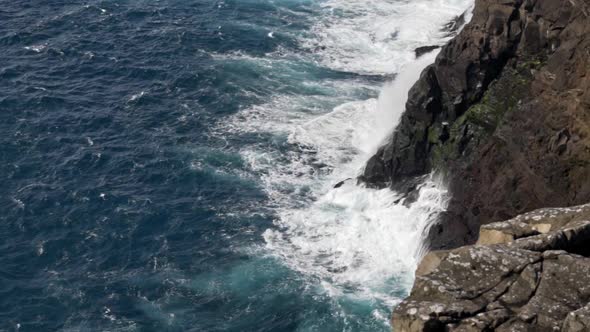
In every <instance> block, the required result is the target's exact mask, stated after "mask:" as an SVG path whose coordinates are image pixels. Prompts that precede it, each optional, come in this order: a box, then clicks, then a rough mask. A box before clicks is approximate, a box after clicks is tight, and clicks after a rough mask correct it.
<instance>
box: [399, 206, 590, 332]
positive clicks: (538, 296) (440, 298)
mask: <svg viewBox="0 0 590 332" xmlns="http://www.w3.org/2000/svg"><path fill="white" fill-rule="evenodd" d="M539 225H545V226H543V227H544V230H546V231H545V232H540V231H538V230H537V231H535V230H534V229H535V228H537V227H538V226H539ZM490 230H493V231H497V232H500V233H501V234H504V235H505V236H503V237H502V236H494V237H493V238H490V237H489V234H490V233H489V232H490ZM483 242H493V243H490V244H485V245H481V244H477V245H471V246H466V247H462V248H458V249H454V250H450V251H441V252H438V251H434V252H431V253H430V254H428V255H427V256H426V257H425V258H424V259H423V260H422V263H421V264H420V266H419V268H418V271H417V273H416V282H415V284H414V287H413V289H412V292H411V295H410V296H409V297H408V298H407V299H406V300H404V301H403V302H402V303H401V304H400V305H399V306H398V307H397V308H396V309H395V311H394V314H393V318H392V326H393V329H394V331H396V332H405V331H408V332H409V331H411V332H414V331H416V332H417V331H424V332H426V331H564V332H565V331H568V332H570V331H590V311H589V308H590V304H589V301H590V283H588V276H589V275H590V258H588V257H586V256H588V255H590V250H588V249H589V247H590V246H588V243H590V205H584V206H578V207H573V208H563V209H543V210H539V211H534V212H531V213H528V214H525V215H522V216H519V217H517V218H514V219H511V220H508V221H504V222H498V223H492V224H490V225H487V226H485V227H482V230H481V233H480V239H479V243H483Z"/></svg>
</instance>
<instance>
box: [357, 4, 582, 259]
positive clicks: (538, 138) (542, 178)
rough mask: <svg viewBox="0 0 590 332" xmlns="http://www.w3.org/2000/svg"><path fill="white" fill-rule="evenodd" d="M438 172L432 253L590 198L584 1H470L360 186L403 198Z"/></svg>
mask: <svg viewBox="0 0 590 332" xmlns="http://www.w3.org/2000/svg"><path fill="white" fill-rule="evenodd" d="M433 170H434V171H438V172H441V173H443V174H445V175H446V177H447V178H448V181H449V189H450V192H451V194H452V199H451V201H450V203H449V211H448V213H447V214H445V215H444V216H443V218H441V222H440V223H439V224H438V225H437V226H435V227H433V228H432V229H431V234H430V240H431V245H432V248H433V249H440V248H452V247H457V246H460V245H463V244H466V243H473V242H474V241H475V240H476V238H477V234H478V229H479V227H480V225H482V224H486V223H489V222H493V221H499V220H504V219H508V218H511V217H514V216H516V215H518V214H521V213H524V212H526V211H531V210H534V209H537V208H541V207H545V206H571V205H577V204H582V203H585V202H589V201H590V0H575V1H574V0H571V1H569V0H563V1H561V0H476V1H475V9H474V13H473V18H472V20H471V22H470V23H469V24H467V25H466V26H465V28H464V29H463V30H462V31H461V32H460V33H459V34H458V35H457V36H456V37H455V38H454V39H453V40H452V41H451V42H450V43H449V44H447V45H446V46H444V47H443V48H442V50H441V53H440V54H439V56H438V58H437V59H436V62H435V64H433V65H432V66H430V67H428V68H427V69H426V70H425V71H424V72H423V73H422V76H421V78H420V80H419V81H418V82H417V83H416V84H415V86H414V87H413V88H412V89H411V91H410V93H409V99H408V102H407V105H406V112H405V113H404V114H403V116H402V118H401V120H400V123H399V125H398V127H397V129H396V131H395V132H394V133H393V135H392V136H391V138H390V139H389V140H388V141H387V143H386V144H385V145H384V146H383V147H382V148H381V149H380V150H379V151H378V152H377V154H376V155H375V156H373V157H372V158H371V159H370V160H369V162H368V163H367V165H366V168H365V171H364V174H363V175H362V176H361V177H360V180H362V181H364V182H365V183H367V184H369V185H371V186H375V187H386V186H391V187H393V188H395V189H400V188H401V190H405V189H406V187H408V186H407V185H405V184H407V183H411V182H412V179H414V178H416V177H418V176H422V175H424V174H426V173H429V172H431V171H433ZM523 231H524V232H525V234H529V233H530V232H535V231H537V232H540V233H543V231H544V229H542V228H540V229H537V230H532V229H531V230H523ZM514 236H516V237H519V236H523V235H522V234H520V235H519V234H514Z"/></svg>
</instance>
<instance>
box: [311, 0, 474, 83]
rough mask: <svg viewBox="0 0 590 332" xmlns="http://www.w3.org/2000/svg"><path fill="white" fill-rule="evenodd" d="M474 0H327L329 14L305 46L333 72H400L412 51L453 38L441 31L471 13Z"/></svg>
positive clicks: (316, 27)
mask: <svg viewBox="0 0 590 332" xmlns="http://www.w3.org/2000/svg"><path fill="white" fill-rule="evenodd" d="M472 3H473V0H412V1H408V0H401V1H400V0H367V1H362V2H359V1H356V0H329V1H326V2H325V3H323V6H324V8H325V9H326V11H327V13H328V14H327V15H325V17H323V19H322V20H321V21H319V22H318V23H317V24H316V25H315V27H314V28H313V31H314V33H315V37H314V38H311V39H307V40H305V41H304V43H305V45H307V46H308V47H309V48H311V49H314V50H316V51H317V52H319V54H320V55H321V61H322V63H324V64H325V65H326V66H329V67H331V68H334V69H338V70H343V71H351V72H357V73H369V74H382V73H396V72H399V71H400V70H401V69H402V68H403V67H404V66H405V65H406V64H407V63H408V62H411V61H413V60H414V50H415V49H416V48H417V47H419V46H424V45H432V44H435V45H441V44H443V43H444V42H446V41H447V40H448V39H449V38H450V37H449V36H448V34H447V32H445V31H443V30H442V29H441V28H442V27H443V25H444V24H446V23H448V22H450V21H451V20H453V19H454V18H455V17H457V16H459V15H461V14H462V13H463V12H465V11H466V10H468V8H469V6H470V5H471V4H472Z"/></svg>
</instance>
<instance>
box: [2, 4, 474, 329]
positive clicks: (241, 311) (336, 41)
mask: <svg viewBox="0 0 590 332" xmlns="http://www.w3.org/2000/svg"><path fill="white" fill-rule="evenodd" d="M469 4H470V1H467V0H446V1H443V0H417V1H407V0H371V1H363V2H360V1H352V0H338V1H337V0H331V1H324V0H192V1H191V0H159V1H155V0H154V1H145V0H117V1H114V0H88V1H66V0H46V1H42V0H35V1H14V0H11V1H8V0H1V1H0V211H1V212H0V331H386V330H388V329H389V325H388V315H389V312H390V310H391V307H392V306H393V305H395V303H397V302H398V301H399V300H400V299H402V298H403V297H404V296H405V295H406V294H407V292H408V289H409V287H410V285H411V282H412V272H411V271H412V268H413V266H414V265H415V262H416V257H414V256H415V254H416V250H418V249H417V248H418V247H419V240H420V232H421V230H423V228H424V227H426V226H425V225H426V224H427V222H428V220H429V216H430V215H431V214H432V213H433V211H434V212H436V211H439V210H440V209H442V208H444V206H443V205H444V204H443V203H441V201H440V197H441V196H440V195H441V194H440V192H441V191H440V190H439V189H437V188H430V192H426V193H425V194H424V199H423V200H422V203H421V205H420V204H417V205H416V206H415V207H413V208H410V209H408V208H406V207H403V206H398V205H396V204H395V203H393V202H394V201H395V193H391V192H389V191H387V190H381V191H376V190H370V189H367V188H362V186H357V185H355V184H354V183H352V182H350V181H349V182H347V183H346V184H345V185H344V186H342V187H341V188H338V189H333V188H332V186H333V185H334V184H335V183H336V182H338V181H339V180H344V179H346V178H348V177H353V176H354V175H355V174H357V173H358V171H359V170H360V169H361V168H362V164H363V163H364V161H365V160H366V158H368V156H369V155H370V153H371V152H372V151H373V150H374V149H375V148H376V146H378V144H379V143H380V141H381V139H383V137H384V135H386V134H387V132H389V131H390V130H391V129H392V128H391V126H392V123H393V121H390V120H391V119H390V117H393V118H392V119H394V117H395V114H397V113H399V111H401V110H395V112H397V113H395V112H390V111H389V110H390V109H392V108H395V107H394V106H393V105H395V104H396V103H397V104H400V103H399V101H398V100H399V99H403V95H404V94H406V93H407V88H409V86H408V84H409V85H411V83H412V82H411V79H410V78H412V79H415V78H416V77H417V76H416V75H417V74H419V71H420V69H421V68H422V67H423V66H425V65H427V64H428V63H427V62H424V61H423V63H419V64H418V65H417V67H415V68H414V70H413V72H411V73H409V74H407V75H406V76H404V75H403V74H402V73H403V70H404V68H412V66H413V65H415V62H416V60H415V59H414V55H413V49H414V48H415V47H418V46H423V45H430V44H432V43H442V42H444V41H445V40H446V38H448V36H445V34H444V33H441V31H440V27H441V26H442V25H443V24H444V23H445V22H447V21H448V20H449V19H452V18H453V17H454V16H455V15H459V14H461V13H462V12H463V11H464V10H466V9H467V8H468V6H469ZM430 61H431V59H430ZM396 75H398V76H397V77H398V78H399V77H401V78H405V80H406V81H410V82H403V79H402V80H401V82H400V81H399V80H398V82H397V83H394V84H393V85H391V84H388V83H387V82H390V81H391V80H392V79H393V78H394V77H396ZM408 77H409V78H408ZM396 84H397V85H396ZM383 86H385V87H386V88H383ZM388 87H389V88H388ZM383 91H386V92H383ZM402 105H403V103H402ZM398 108H399V107H398ZM390 113H392V114H390ZM393 113H395V114H393ZM384 116H385V117H384ZM383 119H386V120H387V121H383ZM419 203H420V202H419ZM416 225H418V226H416Z"/></svg>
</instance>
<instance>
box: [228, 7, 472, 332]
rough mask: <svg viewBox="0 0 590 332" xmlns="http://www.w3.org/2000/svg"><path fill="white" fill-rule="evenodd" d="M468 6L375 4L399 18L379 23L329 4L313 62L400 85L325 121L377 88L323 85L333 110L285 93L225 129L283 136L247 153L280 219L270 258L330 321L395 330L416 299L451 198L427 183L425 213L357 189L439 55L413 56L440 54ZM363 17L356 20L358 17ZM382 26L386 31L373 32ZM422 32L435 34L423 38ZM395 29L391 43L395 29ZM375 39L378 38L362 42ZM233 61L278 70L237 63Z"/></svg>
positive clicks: (381, 15) (268, 238) (437, 184)
mask: <svg viewBox="0 0 590 332" xmlns="http://www.w3.org/2000/svg"><path fill="white" fill-rule="evenodd" d="M470 2H471V1H417V2H412V3H400V2H392V3H388V2H381V3H380V4H378V3H377V2H375V3H374V5H375V6H376V7H375V8H380V7H379V6H382V5H384V6H393V7H395V8H396V9H395V10H389V9H392V8H393V7H392V8H389V7H388V8H387V10H385V9H383V8H381V9H379V10H376V11H371V10H370V9H371V8H372V7H371V6H368V7H366V8H365V7H363V9H362V10H361V8H360V7H358V6H357V5H356V4H355V3H354V2H350V1H329V2H327V3H326V6H328V7H329V6H334V7H332V8H333V10H331V13H332V14H330V15H329V16H327V17H326V18H325V20H322V21H321V22H319V23H318V24H317V25H316V26H315V27H314V29H313V32H314V35H315V37H314V38H312V39H304V42H303V44H304V45H305V46H306V47H308V48H309V49H310V50H313V52H314V54H313V56H314V57H316V58H318V59H319V62H320V63H321V64H323V65H325V66H327V67H329V68H332V69H336V70H343V71H348V72H354V73H360V74H376V73H378V74H381V75H383V74H385V75H392V74H396V76H395V79H394V80H393V81H391V82H388V83H385V84H384V86H383V87H382V88H381V91H380V93H379V95H378V98H369V99H364V100H356V101H345V102H344V103H341V104H340V105H339V106H336V107H334V108H333V109H332V110H331V111H330V112H327V113H325V111H322V107H325V105H329V103H328V104H326V103H325V101H326V99H330V98H332V99H334V98H342V96H344V97H345V98H344V99H346V98H348V97H349V96H354V95H355V94H357V93H358V92H359V91H360V90H358V89H359V87H360V88H361V89H362V88H365V87H366V88H367V89H370V85H369V84H368V83H369V82H370V81H363V80H362V77H363V76H362V75H361V76H358V77H359V78H361V79H360V80H358V79H356V78H355V79H353V80H350V79H347V80H340V81H333V80H327V81H325V83H326V84H328V85H329V86H330V89H333V90H332V91H339V92H337V93H336V95H334V96H333V97H329V98H326V97H324V96H318V95H312V96H300V95H293V94H281V93H278V94H277V95H276V96H274V97H273V99H271V100H270V101H269V102H268V103H266V104H261V105H255V106H253V107H251V108H248V109H245V110H243V111H242V112H240V113H238V114H237V115H236V116H235V117H234V119H233V120H231V119H230V121H229V123H228V124H226V125H225V127H224V128H223V129H224V130H227V129H228V128H229V129H230V130H232V131H237V132H242V133H254V134H260V133H272V134H273V135H275V138H274V139H273V143H272V144H270V145H269V144H265V145H250V146H246V147H244V148H242V150H241V155H242V156H243V158H244V159H245V160H246V161H247V163H248V165H249V166H250V167H251V168H252V170H253V171H254V172H257V173H258V174H259V176H260V179H261V181H262V183H263V186H264V189H265V190H266V192H267V194H268V196H269V198H270V199H271V202H272V204H273V206H274V209H275V212H276V216H277V217H276V220H275V225H274V227H272V228H269V229H267V230H266V231H265V232H264V234H263V237H264V240H265V243H266V246H265V252H266V253H267V254H268V255H269V256H271V257H276V258H278V259H279V261H280V262H282V264H284V265H285V266H287V267H289V268H290V269H291V270H294V271H297V272H298V273H299V274H300V275H301V276H303V277H304V278H306V279H307V280H308V281H307V282H308V283H309V285H310V287H312V288H313V289H315V291H314V292H319V294H324V295H328V296H329V297H330V298H332V299H333V301H334V306H335V307H334V314H337V315H343V317H348V315H352V316H354V314H352V313H351V312H353V311H355V309H354V308H355V307H356V306H358V305H360V303H373V304H372V305H371V307H373V308H374V310H373V312H372V315H373V316H374V317H375V318H377V319H379V320H380V321H381V322H382V324H384V325H387V324H388V323H387V321H388V318H387V317H388V316H389V310H390V308H391V306H392V305H395V304H396V303H398V302H399V301H401V299H402V298H403V297H404V296H405V295H406V294H407V292H408V290H409V289H410V287H411V284H412V282H413V272H414V269H415V267H416V265H417V264H418V262H419V260H420V258H421V257H422V255H424V253H425V244H424V237H425V234H426V233H427V232H428V229H429V227H430V226H431V225H432V223H433V222H434V221H435V219H436V215H437V214H439V213H440V212H442V211H444V210H445V208H446V202H447V195H446V189H445V186H444V183H442V182H441V181H439V180H438V179H435V178H432V177H429V178H428V179H427V180H426V181H425V182H424V183H423V184H422V185H421V187H420V190H419V196H418V199H417V201H416V202H414V203H413V204H411V205H409V206H406V205H404V204H402V203H403V199H402V197H401V195H400V194H398V193H396V192H393V191H391V190H389V189H383V190H375V189H370V188H366V187H364V186H363V185H362V184H357V182H356V177H357V176H358V175H359V174H360V172H361V171H362V168H363V167H364V165H365V163H366V161H367V159H368V158H369V157H370V156H371V155H372V154H373V153H374V152H375V151H376V150H377V149H378V148H379V147H380V146H381V144H383V142H384V140H385V139H387V137H388V135H390V134H391V133H392V131H393V130H394V128H395V126H396V124H397V122H398V120H399V118H400V116H401V114H402V113H403V111H404V109H405V103H406V101H407V96H408V91H409V89H410V88H411V86H412V85H413V84H414V83H415V82H416V81H417V79H418V78H419V76H420V74H421V72H422V71H423V69H424V68H425V67H426V66H428V65H429V64H431V63H432V62H434V59H435V57H436V54H437V53H438V51H434V52H431V53H428V54H426V55H424V56H422V57H420V58H418V59H416V58H415V55H414V49H415V48H416V47H418V46H424V45H432V44H438V45H440V44H442V43H444V42H445V41H446V40H447V39H448V38H449V37H448V35H447V34H446V33H445V32H444V31H441V27H442V26H443V25H444V23H446V22H448V21H450V20H451V19H453V18H454V17H456V16H457V15H460V14H462V13H463V11H464V10H465V9H466V8H467V7H468V6H469V3H470ZM375 8H373V9H375ZM382 9H383V10H382ZM355 11H360V12H357V13H356V14H359V15H354V14H352V12H355ZM363 15H364V16H363ZM359 16H362V17H364V18H363V19H360V20H359V19H358V17H359ZM376 18H377V19H378V20H381V23H382V25H379V26H376V25H372V24H367V22H369V21H372V20H374V19H376ZM421 20H427V21H428V24H427V25H424V29H416V28H415V24H417V23H419V22H421ZM396 22H397V23H396ZM400 22H401V23H400ZM355 24H356V25H358V27H356V28H355V27H354V25H355ZM398 25H401V26H399V29H397V28H396V29H397V30H396V31H393V32H392V33H391V34H389V37H387V35H388V33H387V31H389V30H388V29H389V28H390V27H391V26H398ZM367 27H368V29H369V30H371V29H376V30H374V31H373V32H371V31H369V30H367V31H365V30H366V28H367ZM349 29H356V30H358V31H360V32H359V33H361V34H363V33H366V34H367V36H364V37H362V38H360V39H358V40H357V41H359V44H358V45H356V46H355V45H351V44H346V40H340V39H341V38H345V39H346V38H349V37H346V36H347V32H346V31H349ZM394 30H395V29H394ZM371 34H372V36H373V37H371ZM365 37H366V38H365ZM371 38H373V41H371ZM375 38H376V39H375ZM388 38H389V39H388ZM363 43H369V44H370V45H369V44H368V45H364V44H363ZM339 46H340V47H341V48H338V47H339ZM347 48H348V49H347ZM359 52H364V53H363V54H360V53H359ZM268 56H270V57H272V56H277V54H270V55H268ZM289 57H293V58H297V57H300V58H299V59H300V60H301V59H304V58H301V55H289V54H281V55H280V57H279V58H277V60H276V61H275V62H276V63H278V64H280V66H279V68H281V70H284V69H282V67H283V65H285V64H288V62H285V59H289ZM361 60H362V64H361V63H360V61H361ZM236 61H246V62H251V63H252V64H254V65H258V62H261V61H263V62H265V63H267V64H268V65H272V63H273V60H272V59H264V60H259V59H256V58H252V57H244V56H241V55H238V56H237V57H236ZM286 69H287V70H288V71H293V72H296V70H293V68H289V67H287V68H286ZM353 77H354V76H353ZM277 82H282V81H281V80H280V79H279V80H277ZM351 82H353V84H350V83H351ZM359 83H361V84H359ZM301 84H302V85H305V86H309V85H314V84H317V83H314V82H301ZM354 89H356V90H355V92H352V93H351V91H353V90H354ZM330 93H332V92H330ZM336 96H338V97H336ZM284 137H286V141H283V139H285V138H284ZM336 184H338V185H336ZM316 288H317V289H316ZM352 316H351V317H352ZM349 318H350V317H349ZM351 319H353V320H356V319H358V317H357V318H351Z"/></svg>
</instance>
